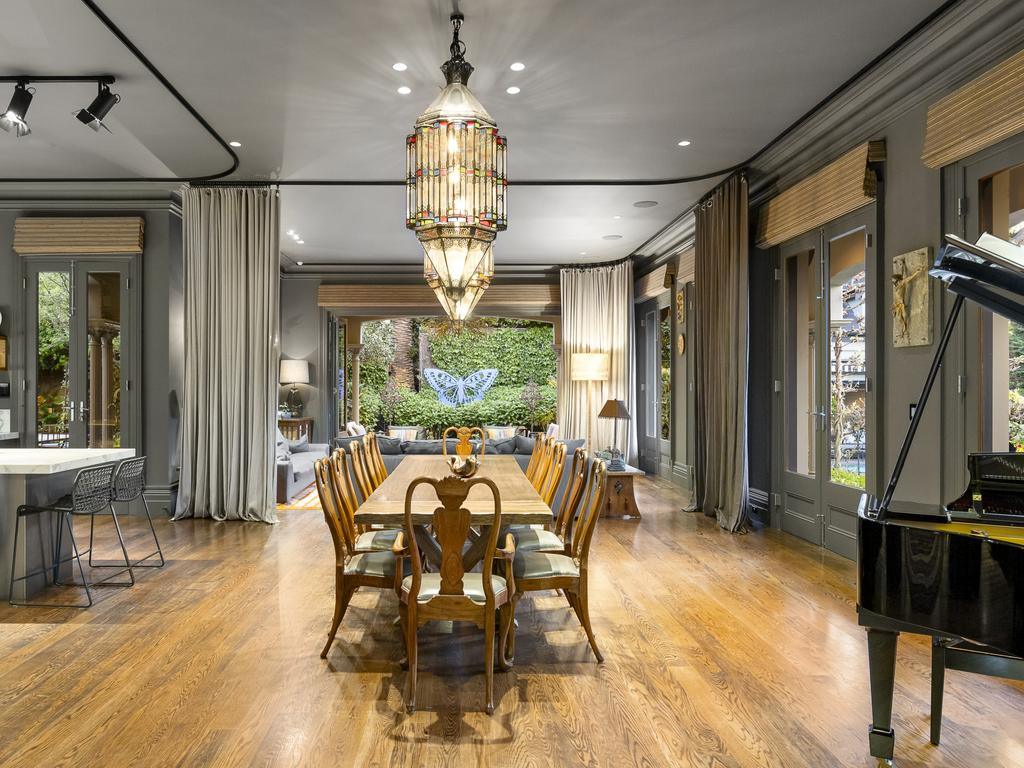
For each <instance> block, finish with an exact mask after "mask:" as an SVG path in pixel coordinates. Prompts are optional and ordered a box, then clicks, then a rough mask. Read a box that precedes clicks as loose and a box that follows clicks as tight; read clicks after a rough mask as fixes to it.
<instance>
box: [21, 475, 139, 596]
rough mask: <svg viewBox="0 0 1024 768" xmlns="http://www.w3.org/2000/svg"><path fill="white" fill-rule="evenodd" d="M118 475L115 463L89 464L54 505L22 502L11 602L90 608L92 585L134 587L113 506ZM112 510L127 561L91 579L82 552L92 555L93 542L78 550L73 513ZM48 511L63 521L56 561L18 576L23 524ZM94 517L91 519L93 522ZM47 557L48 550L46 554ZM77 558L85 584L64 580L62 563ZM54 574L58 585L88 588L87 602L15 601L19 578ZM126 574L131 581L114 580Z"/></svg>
mask: <svg viewBox="0 0 1024 768" xmlns="http://www.w3.org/2000/svg"><path fill="white" fill-rule="evenodd" d="M113 476H114V465H113V464H103V465H101V466H98V467H89V468H87V469H82V470H79V472H78V474H77V475H76V476H75V482H74V485H73V486H72V488H71V494H70V495H69V496H65V497H64V498H62V499H60V500H58V501H57V502H55V503H54V504H51V505H45V506H36V505H33V504H22V505H21V506H19V507H18V508H17V510H16V511H15V518H14V535H13V536H12V537H11V550H12V551H11V580H10V588H9V591H8V593H7V601H8V602H9V603H10V604H11V605H18V606H38V607H43V608H88V607H90V606H91V605H92V602H93V601H92V590H91V589H90V587H95V586H98V585H100V584H106V585H107V586H111V587H131V586H133V585H134V584H135V573H134V572H133V571H132V564H131V561H130V560H129V559H128V550H127V548H126V547H125V545H124V537H123V536H122V535H121V526H120V525H119V524H118V522H117V512H116V511H114V508H113V507H112V506H111V505H110V496H111V488H112V478H113ZM105 512H110V514H111V516H112V517H113V519H114V530H115V531H116V532H117V540H118V543H119V544H120V545H121V554H122V555H124V563H123V564H121V563H118V564H117V567H118V570H117V571H115V572H114V573H112V574H110V575H109V576H107V577H106V578H103V579H100V580H98V581H89V578H88V576H86V574H85V569H84V568H83V567H82V555H86V554H88V555H89V556H90V558H91V556H92V545H91V543H90V546H89V549H88V550H86V551H85V552H81V551H79V549H78V542H77V541H76V540H75V531H74V527H73V526H72V522H71V521H72V516H74V515H89V516H90V518H92V516H93V515H97V514H103V513H105ZM44 513H56V514H57V515H58V516H59V518H60V520H59V523H58V525H57V537H56V546H55V547H54V551H53V562H52V563H50V564H49V565H47V564H46V563H45V561H44V563H43V566H44V567H43V568H42V569H40V570H37V571H33V572H32V573H25V574H23V575H22V576H18V577H15V575H14V574H15V564H16V562H17V552H18V548H17V544H18V529H19V528H20V527H21V521H22V519H25V518H28V517H29V516H30V515H41V514H44ZM91 523H92V520H91V519H90V524H91ZM65 527H66V528H67V532H68V537H69V540H70V542H71V554H70V555H69V556H68V557H65V558H62V557H61V550H62V549H63V546H62V541H63V534H64V529H65ZM25 535H26V536H28V522H27V520H26V533H25ZM44 557H45V553H44ZM71 561H74V562H75V563H77V565H78V573H79V575H80V576H81V578H82V581H81V583H78V582H75V581H74V576H72V581H70V582H67V583H65V582H62V581H61V580H60V566H61V565H62V564H64V563H69V562H71ZM51 572H52V574H53V584H54V586H75V587H82V588H84V589H85V597H86V601H87V602H86V603H85V604H84V605H83V604H82V603H62V604H59V605H58V604H54V603H30V602H16V601H15V600H14V585H15V584H16V583H17V582H19V581H27V580H28V579H30V578H32V577H34V576H39V575H42V576H43V581H44V582H45V581H46V576H47V574H48V573H51ZM122 573H127V574H128V581H117V582H112V581H110V579H113V578H115V577H117V576H120V575H121V574H122Z"/></svg>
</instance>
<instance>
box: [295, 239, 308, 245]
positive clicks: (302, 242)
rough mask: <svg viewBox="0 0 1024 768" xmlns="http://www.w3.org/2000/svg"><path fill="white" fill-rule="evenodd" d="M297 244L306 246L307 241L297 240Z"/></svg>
mask: <svg viewBox="0 0 1024 768" xmlns="http://www.w3.org/2000/svg"><path fill="white" fill-rule="evenodd" d="M295 242H296V243H298V244H299V245H305V244H306V241H305V240H296V241H295Z"/></svg>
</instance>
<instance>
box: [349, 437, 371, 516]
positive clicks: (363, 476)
mask: <svg viewBox="0 0 1024 768" xmlns="http://www.w3.org/2000/svg"><path fill="white" fill-rule="evenodd" d="M348 452H349V454H351V456H352V475H353V476H354V477H355V479H356V485H357V486H358V487H359V495H360V496H362V499H363V501H366V500H367V499H368V498H370V494H371V493H373V492H374V491H375V490H376V488H377V486H375V485H374V484H373V481H372V480H371V479H370V469H369V466H368V465H367V463H366V445H365V444H364V443H363V442H362V441H361V440H352V441H350V442H349V444H348Z"/></svg>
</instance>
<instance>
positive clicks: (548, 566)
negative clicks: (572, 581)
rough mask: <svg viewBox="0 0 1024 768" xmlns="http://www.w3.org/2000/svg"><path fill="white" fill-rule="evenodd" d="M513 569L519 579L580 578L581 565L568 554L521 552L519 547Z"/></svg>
mask: <svg viewBox="0 0 1024 768" xmlns="http://www.w3.org/2000/svg"><path fill="white" fill-rule="evenodd" d="M512 569H513V571H514V572H515V575H516V578H517V579H550V578H556V577H558V576H571V577H573V578H578V577H579V575H580V567H579V565H577V563H576V562H575V561H574V560H573V559H572V558H571V557H569V556H568V555H555V554H551V553H549V552H520V551H519V548H518V547H516V559H515V560H514V561H513V563H512Z"/></svg>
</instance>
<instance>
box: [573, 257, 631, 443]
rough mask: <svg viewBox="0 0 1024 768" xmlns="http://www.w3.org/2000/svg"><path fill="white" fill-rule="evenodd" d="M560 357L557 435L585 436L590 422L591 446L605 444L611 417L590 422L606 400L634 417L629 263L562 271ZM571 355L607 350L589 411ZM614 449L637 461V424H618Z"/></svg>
mask: <svg viewBox="0 0 1024 768" xmlns="http://www.w3.org/2000/svg"><path fill="white" fill-rule="evenodd" d="M561 297H562V355H561V364H560V366H559V369H558V425H559V430H560V432H559V435H560V436H561V437H564V438H567V439H576V438H585V437H586V435H587V421H588V419H592V422H591V423H592V425H593V430H594V435H593V437H594V447H595V448H604V447H606V446H610V445H611V443H612V439H613V437H614V434H615V432H616V430H615V429H614V426H615V425H614V422H613V421H612V420H611V419H598V418H594V417H595V416H596V415H597V412H598V411H599V410H601V406H602V405H604V403H605V401H606V400H612V399H614V400H622V401H624V402H625V403H626V408H627V409H628V410H629V412H630V414H636V388H635V387H636V349H635V345H634V339H635V336H634V334H633V262H632V261H630V260H628V259H627V260H626V261H623V262H620V263H618V264H614V265H612V266H604V267H602V266H597V267H571V268H565V269H563V270H562V271H561ZM576 352H607V353H608V355H609V368H610V370H609V373H610V377H609V380H608V381H603V382H595V384H594V396H593V402H592V404H591V412H588V411H587V383H586V382H582V381H572V380H571V379H570V377H569V370H570V363H571V361H572V356H573V354H574V353H576ZM618 438H619V445H618V448H619V450H620V451H622V455H623V456H625V457H626V460H627V461H631V462H632V461H635V457H636V424H635V422H634V421H633V419H630V420H629V422H628V424H619V428H618Z"/></svg>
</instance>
